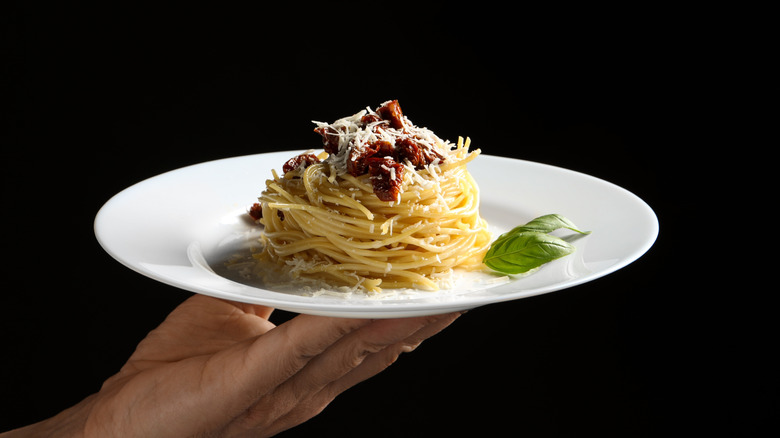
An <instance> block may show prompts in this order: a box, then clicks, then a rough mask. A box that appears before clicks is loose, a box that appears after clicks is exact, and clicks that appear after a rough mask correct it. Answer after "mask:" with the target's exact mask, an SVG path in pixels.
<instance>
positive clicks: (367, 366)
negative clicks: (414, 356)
mask: <svg viewBox="0 0 780 438" xmlns="http://www.w3.org/2000/svg"><path fill="white" fill-rule="evenodd" d="M458 316H459V314H457V313H456V314H447V315H436V316H427V317H420V318H404V319H393V320H390V319H388V320H378V321H373V322H371V323H368V322H365V321H364V322H363V324H364V325H362V326H360V327H358V328H357V329H355V330H354V331H352V332H350V333H348V334H346V335H344V337H343V338H341V339H340V340H338V341H337V342H335V343H334V344H333V345H332V346H330V347H329V348H327V349H326V350H325V351H324V352H322V354H320V355H318V356H316V357H313V358H311V360H309V361H308V363H307V364H306V365H305V366H304V367H303V368H302V369H301V371H300V372H299V373H297V374H296V375H295V376H293V377H292V378H290V379H288V380H286V381H285V382H284V383H282V384H280V385H279V387H278V388H277V389H276V390H274V391H273V392H272V393H271V394H269V397H267V398H263V399H261V400H260V401H259V402H258V403H256V404H255V405H254V406H253V407H252V408H251V409H249V410H248V411H247V412H246V413H245V415H244V417H243V420H242V422H241V423H242V426H243V427H254V426H258V425H260V424H262V423H265V424H263V425H262V427H263V429H264V431H265V432H269V431H271V432H273V433H278V432H280V431H282V430H285V429H287V428H290V427H292V426H295V425H297V424H300V423H302V422H303V421H306V420H308V419H309V418H311V417H312V416H314V415H316V414H317V413H319V412H320V411H321V410H322V409H323V408H324V407H325V406H326V405H327V404H328V403H330V401H332V400H333V398H335V397H336V396H337V395H338V394H340V393H341V392H343V391H344V390H346V389H348V388H350V387H351V386H353V385H355V384H357V383H359V382H361V381H363V380H366V379H368V378H370V377H372V376H374V375H376V374H377V373H379V372H381V371H382V370H384V369H385V368H387V367H388V366H390V365H391V364H392V363H393V362H395V360H396V359H397V358H398V356H399V355H400V354H401V353H402V352H404V351H411V350H413V349H414V348H416V347H417V346H418V345H419V344H420V343H421V342H423V341H424V340H425V339H427V338H429V337H430V336H432V335H434V334H436V333H438V332H439V331H441V330H442V329H443V328H445V327H446V326H448V325H449V324H451V323H452V322H453V321H454V320H455V319H456V318H457V317H458ZM270 419H272V420H274V421H272V422H271V423H268V421H269V420H270Z"/></svg>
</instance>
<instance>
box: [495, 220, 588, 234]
mask: <svg viewBox="0 0 780 438" xmlns="http://www.w3.org/2000/svg"><path fill="white" fill-rule="evenodd" d="M560 228H566V229H569V230H572V231H574V232H577V233H580V234H590V231H580V230H578V229H577V227H576V225H574V224H573V223H572V222H571V221H570V220H568V219H566V218H565V217H563V216H561V215H559V214H547V215H544V216H539V217H538V218H536V219H533V220H532V221H530V222H528V223H527V224H525V225H520V226H517V227H515V228H513V229H512V230H511V231H509V232H507V233H504V234H502V235H501V236H499V237H498V239H501V238H503V237H506V236H508V235H511V234H514V233H522V232H524V231H536V232H539V233H551V232H553V231H555V230H557V229H560Z"/></svg>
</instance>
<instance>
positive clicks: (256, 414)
mask: <svg viewBox="0 0 780 438" xmlns="http://www.w3.org/2000/svg"><path fill="white" fill-rule="evenodd" d="M272 311H273V309H271V308H268V307H264V306H257V305H250V304H243V303H234V302H228V301H223V300H219V299H216V298H211V297H206V296H203V295H195V296H193V297H191V298H189V299H188V300H186V301H185V302H183V303H182V304H181V305H180V306H179V307H177V308H176V309H175V310H174V311H173V312H171V314H170V315H169V316H168V317H167V318H166V320H165V321H164V322H163V323H162V324H161V325H160V326H159V327H158V328H157V329H155V330H153V331H152V332H150V333H149V335H148V336H147V337H146V338H145V339H144V340H143V341H141V343H139V344H138V346H137V348H136V351H135V352H134V353H133V354H132V356H131V357H130V359H129V360H128V361H127V363H126V364H125V365H124V366H123V367H122V368H121V370H120V371H119V372H118V373H117V374H116V375H114V376H112V377H111V378H109V379H108V380H106V381H105V382H104V384H103V386H102V387H101V389H100V391H99V392H98V393H96V394H94V395H92V396H90V397H88V398H87V399H85V400H84V401H82V402H81V403H79V404H78V405H76V406H74V407H72V408H70V409H68V410H66V411H63V412H62V413H61V414H59V415H57V416H55V417H53V418H51V419H48V420H45V421H42V422H41V423H37V424H35V425H31V426H28V427H26V428H23V429H20V430H17V431H14V432H10V433H9V435H8V436H14V433H19V434H20V435H19V436H28V435H27V434H26V433H30V432H35V433H41V435H45V436H49V434H48V433H46V432H51V431H53V430H56V436H101V437H103V436H117V437H118V436H144V437H148V436H155V437H167V436H170V437H177V438H178V437H184V436H231V437H232V436H253V437H255V436H259V437H264V436H271V435H274V434H277V433H279V432H281V431H284V430H286V429H289V428H291V427H293V426H296V425H298V424H300V423H302V422H304V421H306V420H308V419H310V418H311V417H313V416H315V415H316V414H318V413H319V412H320V411H322V409H324V408H325V407H326V406H327V405H328V403H330V402H331V401H332V400H333V399H334V398H335V397H336V396H337V395H339V394H340V393H342V392H343V391H345V390H346V389H348V388H350V387H352V386H353V385H355V384H357V383H359V382H361V381H364V380H366V379H368V378H370V377H372V376H374V375H376V374H377V373H379V372H380V371H382V370H384V369H385V368H387V367H388V366H389V365H391V364H392V363H393V362H394V361H395V360H396V359H397V358H398V356H399V355H400V354H401V353H402V352H405V351H411V350H413V349H414V348H416V347H417V346H418V345H419V344H420V343H421V342H422V341H424V340H425V339H427V338H429V337H430V336H432V335H434V334H436V333H438V332H439V331H441V330H442V329H444V328H445V327H447V326H448V325H449V324H451V323H452V322H453V321H454V320H455V319H456V318H457V317H458V316H459V315H460V314H459V313H451V314H445V315H435V316H425V317H416V318H401V319H380V320H370V319H346V318H344V319H342V318H329V317H322V316H312V315H299V316H297V317H295V318H293V319H291V320H290V321H288V322H286V323H284V324H282V325H280V326H278V327H276V326H275V325H274V324H272V323H271V322H270V321H268V318H269V316H270V315H271V312H272ZM23 434H24V435H23ZM0 435H2V436H5V435H3V434H0ZM34 435H35V434H34ZM35 436H38V435H35Z"/></svg>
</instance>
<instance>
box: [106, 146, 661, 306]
mask: <svg viewBox="0 0 780 438" xmlns="http://www.w3.org/2000/svg"><path fill="white" fill-rule="evenodd" d="M306 150H308V149H306ZM302 151H304V150H302V149H293V150H275V151H270V152H264V153H256V154H245V155H237V156H231V157H223V158H217V159H214V160H208V161H203V162H199V163H193V164H189V165H186V166H181V167H178V168H175V169H171V170H168V171H165V172H162V173H159V174H157V175H154V176H150V177H147V178H144V179H141V180H139V181H137V182H135V183H133V184H131V185H129V186H127V187H126V188H125V189H123V190H120V191H119V192H117V193H116V194H114V195H113V196H111V197H110V198H109V199H108V200H107V201H106V202H105V203H104V204H103V205H102V206H101V207H100V209H99V210H98V211H97V213H96V215H95V218H94V221H93V230H94V234H95V237H96V239H97V241H98V243H99V244H100V246H101V247H102V248H103V250H104V251H106V253H107V254H109V255H110V256H111V257H112V258H114V259H115V260H116V261H118V262H119V263H120V264H122V265H123V266H125V267H127V268H129V269H131V270H132V271H135V272H136V273H139V274H141V275H143V276H146V277H148V278H151V279H153V280H155V281H158V282H161V283H163V284H166V285H169V286H171V287H175V288H178V289H183V290H187V291H189V292H193V293H199V294H203V295H209V296H213V297H216V298H222V299H228V300H231V299H232V300H235V301H243V302H248V303H253V304H260V305H267V306H269V307H274V308H276V309H280V310H285V311H290V312H294V313H308V314H317V315H323V316H337V317H371V318H383V317H387V318H390V317H405V316H418V315H429V314H434V313H443V312H446V311H462V310H467V309H472V308H475V307H480V306H483V305H487V304H493V303H500V302H506V301H513V300H517V299H523V298H527V297H531V296H535V295H540V294H545V293H549V292H555V291H560V290H563V289H569V288H572V287H576V286H579V285H581V284H584V283H588V282H590V281H594V280H597V279H599V278H602V277H604V276H607V275H610V274H612V273H614V272H616V271H618V270H620V269H623V268H624V267H626V266H628V265H630V264H632V263H633V262H635V261H636V260H638V259H639V258H641V257H642V256H643V255H644V254H645V253H647V252H648V251H649V250H650V249H651V248H652V246H653V245H654V244H655V242H656V240H657V237H658V234H659V231H660V230H659V222H658V217H657V215H656V214H655V211H654V210H653V209H652V207H651V206H650V205H649V204H648V203H647V202H646V201H644V200H643V199H642V198H640V197H639V196H637V195H636V194H635V193H633V192H631V191H629V190H627V189H626V188H624V187H621V186H619V185H617V184H615V183H612V182H610V181H607V180H605V179H603V178H599V177H596V176H593V175H589V174H586V173H583V172H580V171H577V170H573V169H568V168H564V167H560V166H557V165H552V164H546V163H542V162H538V161H531V160H525V159H520V158H514V157H505V156H499V155H490V154H484V153H483V154H481V155H480V160H482V158H486V159H487V160H493V159H496V160H501V161H509V162H511V163H512V164H513V165H526V166H535V167H539V168H541V169H542V170H552V171H556V172H566V173H569V174H571V175H574V176H575V177H578V178H587V179H591V180H593V181H597V182H600V183H603V184H607V185H608V186H609V187H610V188H611V189H612V190H618V191H620V192H622V194H623V196H626V197H628V198H631V199H632V200H633V201H634V202H635V203H636V205H638V206H641V207H642V208H643V210H644V212H643V216H644V217H646V218H647V219H649V222H650V224H651V226H650V230H649V233H648V234H647V235H646V236H644V238H643V239H642V244H641V245H638V246H636V247H635V248H633V249H632V251H630V252H629V253H627V254H626V255H624V256H623V257H622V258H621V259H620V260H619V261H618V262H616V263H614V264H613V265H611V266H609V267H607V268H603V269H601V270H599V271H598V272H596V273H592V274H589V275H586V276H581V277H577V278H574V279H572V280H569V281H565V282H560V283H559V284H554V285H551V286H547V287H543V288H537V289H539V290H536V289H530V290H523V291H519V292H517V293H509V294H506V295H504V296H501V297H495V296H493V297H490V299H488V300H479V299H477V300H461V301H453V302H452V303H450V304H448V305H443V304H441V303H435V304H431V303H430V302H425V303H412V302H409V303H405V304H399V305H393V304H389V303H388V305H385V304H380V305H375V306H359V307H355V306H350V305H349V304H344V303H338V302H337V301H333V302H322V301H311V302H309V303H302V304H300V305H299V303H297V302H291V301H286V300H281V299H275V298H273V297H262V298H260V297H257V296H254V297H253V296H243V295H242V296H236V294H230V293H224V292H223V293H222V294H219V293H214V292H212V291H209V290H207V289H206V288H204V287H197V286H196V285H188V284H183V283H181V282H175V281H171V280H170V279H166V278H162V277H161V276H160V275H155V273H154V272H153V271H150V270H149V269H145V268H144V267H143V266H140V265H138V264H136V263H134V262H132V261H129V260H127V258H126V257H125V256H123V255H122V254H120V253H119V252H118V251H117V250H116V248H114V246H113V245H112V244H111V243H110V239H108V238H107V235H106V233H105V232H103V231H101V230H102V221H103V220H104V218H105V214H106V211H108V210H109V209H111V208H116V205H117V203H119V202H121V198H122V197H123V196H126V195H127V194H128V193H131V192H132V191H135V190H138V189H139V188H143V187H144V186H146V185H147V184H151V183H153V182H154V181H155V180H157V179H159V178H163V177H169V176H171V175H173V174H176V173H181V172H185V171H187V170H188V169H193V168H198V167H206V166H214V165H218V163H224V162H228V161H242V160H250V159H259V158H268V157H269V156H272V155H281V154H290V153H296V152H302ZM478 161H479V160H478ZM482 161H486V160H482ZM475 163H477V161H475ZM472 164H473V163H472ZM268 172H269V174H270V169H268ZM478 183H479V182H478ZM214 275H216V274H214ZM220 278H223V279H224V280H227V281H232V280H230V279H227V278H225V277H220ZM244 286H245V287H250V288H251V286H247V285H244ZM254 289H256V290H260V291H263V292H270V293H272V294H274V295H279V296H280V297H281V296H288V297H289V296H294V295H287V294H284V293H280V292H275V291H272V290H268V289H260V288H254ZM467 294H468V293H467ZM227 295H230V296H232V297H233V298H228V297H227Z"/></svg>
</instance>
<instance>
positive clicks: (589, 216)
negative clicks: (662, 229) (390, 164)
mask: <svg viewBox="0 0 780 438" xmlns="http://www.w3.org/2000/svg"><path fill="white" fill-rule="evenodd" d="M299 152H300V151H283V152H273V153H267V154H258V155H249V156H241V157H235V158H227V159H222V160H216V161H210V162H206V163H202V164H197V165H193V166H188V167H184V168H181V169H178V170H174V171H171V172H167V173H164V174H162V175H159V176H156V177H153V178H150V179H147V180H145V181H142V182H140V183H138V184H135V185H133V186H131V187H129V188H127V189H125V190H123V191H122V192H120V193H119V194H117V195H116V196H114V197H112V198H111V199H110V200H109V201H108V202H107V203H106V204H105V205H104V206H103V207H102V208H101V209H100V211H99V212H98V214H97V217H96V218H95V224H94V225H95V234H96V236H97V239H98V241H99V242H100V244H101V245H102V247H103V248H104V249H105V250H106V251H107V252H108V253H109V254H110V255H111V256H113V257H114V258H116V259H117V260H118V261H119V262H121V263H123V264H124V265H126V266H127V267H129V268H131V269H133V270H135V271H137V272H139V273H141V274H143V275H146V276H148V277H151V278H153V279H156V280H158V281H161V282H163V283H166V284H169V285H172V286H175V287H177V288H181V289H185V290H188V291H192V292H197V293H201V294H205V295H210V296H214V297H219V298H225V299H229V300H234V301H241V302H247V303H255V304H263V305H267V306H271V307H274V308H278V309H282V310H287V311H291V312H297V313H311V314H318V315H329V316H345V317H361V318H363V317H369V318H388V317H405V316H416V315H425V314H436V313H443V312H449V311H456V310H465V309H470V308H474V307H478V306H482V305H486V304H490V303H497V302H502V301H508V300H515V299H519V298H525V297H529V296H533V295H538V294H542V293H547V292H553V291H557V290H561V289H565V288H570V287H572V286H576V285H579V284H582V283H585V282H587V281H591V280H594V279H597V278H599V277H602V276H604V275H607V274H609V273H611V272H614V271H616V270H618V269H620V268H622V267H624V266H626V265H628V264H629V263H631V262H633V261H634V260H636V259H637V258H639V257H640V256H641V255H642V254H644V253H645V252H646V251H647V250H648V249H649V248H650V247H651V246H652V244H653V242H654V241H655V239H656V236H657V234H658V221H657V219H656V216H655V214H654V213H653V211H652V210H651V209H650V207H649V206H648V205H647V204H646V203H645V202H643V201H642V200H641V199H639V198H638V197H636V196H635V195H633V194H632V193H630V192H628V191H626V190H625V189H622V188H620V187H618V186H616V185H614V184H611V183H609V182H606V181H604V180H601V179H598V178H594V177H592V176H588V175H585V174H582V173H578V172H574V171H571V170H566V169H562V168H559V167H553V166H549V165H545V164H539V163H534V162H528V161H522V160H516V159H510V158H502V157H496V156H490V155H481V156H479V157H478V158H477V159H476V160H475V161H473V162H472V163H470V164H469V170H470V172H471V174H472V175H473V176H474V178H475V179H476V181H477V183H478V185H479V187H480V193H481V212H482V216H483V217H484V218H485V219H486V220H487V221H488V223H489V224H490V226H491V228H492V229H493V230H494V232H495V233H500V232H503V231H506V230H508V229H510V228H512V227H514V226H516V225H519V224H522V223H525V222H527V221H529V220H531V219H533V218H535V217H537V216H541V215H544V214H548V213H559V214H561V215H563V216H565V217H567V218H568V219H570V220H571V221H572V222H574V223H575V224H576V225H577V226H578V227H579V228H580V229H582V230H589V231H591V232H592V234H590V235H588V236H586V237H583V238H579V239H577V240H576V241H574V244H575V246H576V247H577V251H576V252H575V253H574V254H572V255H569V256H567V257H564V258H562V259H559V260H556V261H554V262H551V263H548V264H547V265H544V266H543V267H542V268H541V269H539V270H538V271H536V272H535V273H533V274H531V275H527V276H524V277H519V278H512V279H508V280H507V279H501V278H496V277H495V276H489V275H477V276H465V277H463V278H462V279H459V280H458V281H457V282H456V285H455V287H453V288H451V289H447V290H442V291H438V292H425V291H400V292H392V293H388V294H384V295H380V296H373V297H372V296H364V295H362V294H352V295H347V296H335V295H330V294H321V295H312V294H307V293H287V292H278V291H272V290H268V289H264V288H262V287H261V286H259V285H257V284H253V283H252V281H249V280H245V279H243V278H242V277H241V276H240V275H238V273H236V272H234V271H229V270H226V269H224V261H225V260H227V259H228V258H229V257H230V256H232V255H234V254H236V253H239V252H242V251H248V248H249V246H251V245H253V244H256V238H257V235H258V229H257V226H255V225H253V224H251V223H249V222H248V221H247V220H246V212H247V208H248V207H249V206H250V205H251V204H252V203H253V202H255V201H256V200H257V197H258V196H259V194H260V192H261V191H262V190H263V188H264V187H265V180H266V179H268V178H269V177H270V175H271V169H281V165H282V164H283V163H284V162H285V161H286V160H287V159H288V158H290V157H292V156H294V155H295V154H297V153H299ZM496 235H497V234H496ZM562 236H564V237H566V236H567V235H566V234H563V235H562Z"/></svg>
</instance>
